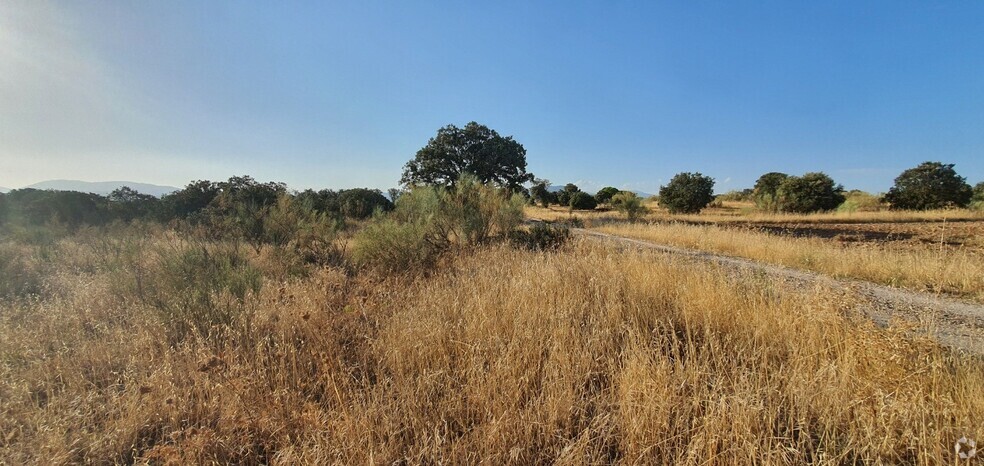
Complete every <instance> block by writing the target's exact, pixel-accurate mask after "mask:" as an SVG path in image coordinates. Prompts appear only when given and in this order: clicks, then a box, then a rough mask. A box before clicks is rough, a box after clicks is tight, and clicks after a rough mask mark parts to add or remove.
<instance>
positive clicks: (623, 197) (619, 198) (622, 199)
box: [611, 191, 649, 222]
mask: <svg viewBox="0 0 984 466" xmlns="http://www.w3.org/2000/svg"><path fill="white" fill-rule="evenodd" d="M611 203H612V206H614V207H615V209H616V210H618V211H619V212H621V213H623V214H625V215H626V217H628V218H629V220H630V221H633V222H634V221H636V220H638V219H639V218H640V217H642V216H643V215H644V214H645V213H646V212H648V211H649V209H647V208H646V206H644V205H642V198H641V197H639V196H637V195H636V194H635V193H634V192H631V191H620V192H619V193H618V194H616V195H615V196H613V197H612V202H611Z"/></svg>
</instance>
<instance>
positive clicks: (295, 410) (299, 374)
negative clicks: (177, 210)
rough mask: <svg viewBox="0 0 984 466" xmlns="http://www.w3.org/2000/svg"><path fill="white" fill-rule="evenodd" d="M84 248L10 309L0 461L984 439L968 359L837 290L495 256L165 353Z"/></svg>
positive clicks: (812, 459) (150, 322)
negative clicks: (876, 319) (867, 314)
mask: <svg viewBox="0 0 984 466" xmlns="http://www.w3.org/2000/svg"><path fill="white" fill-rule="evenodd" d="M80 241H85V240H83V239H79V238H75V239H68V240H65V241H63V242H62V243H61V244H60V245H59V247H58V252H57V255H56V256H57V257H60V259H59V260H54V261H53V262H51V265H52V268H51V269H50V270H49V269H39V270H49V272H47V275H45V281H46V285H45V287H44V288H43V289H45V290H57V292H45V293H42V294H35V295H30V294H28V295H20V296H19V297H17V298H10V299H8V298H4V299H3V300H2V301H0V412H3V416H0V462H5V463H11V464H21V463H46V464H65V463H100V464H108V463H117V462H153V463H172V464H190V463H211V462H216V463H252V464H256V463H277V464H299V463H318V464H331V463H334V464H393V463H404V464H419V463H432V464H433V463H448V464H459V463H478V462H484V463H489V464H533V463H559V464H584V463H622V464H673V463H676V464H749V463H761V464H802V463H820V464H841V463H868V464H878V463H882V464H889V463H892V464H897V463H915V464H940V463H946V462H951V461H952V455H953V452H952V445H953V442H954V440H955V439H957V438H959V437H961V436H964V435H967V436H971V437H976V438H978V439H980V438H981V436H982V434H984V399H982V398H981V397H980V393H984V371H982V369H981V367H980V366H979V364H978V361H975V360H971V359H968V358H967V357H964V356H959V355H954V354H950V353H949V352H947V351H945V350H943V349H941V348H940V347H939V346H937V345H936V344H934V343H933V342H931V341H929V340H926V339H921V338H915V339H912V338H908V337H906V336H905V331H904V330H905V329H898V330H893V329H889V330H881V329H877V328H875V327H873V326H872V325H870V324H868V323H866V322H864V321H859V320H855V319H853V318H851V317H850V316H848V315H846V314H845V311H844V310H845V309H847V308H849V307H850V303H849V302H844V299H845V298H842V297H837V296H835V295H833V294H830V293H827V292H826V291H825V290H822V289H816V290H806V291H803V290H797V289H792V288H787V287H786V286H785V285H783V284H782V283H775V282H771V281H769V282H767V281H763V280H761V279H756V278H755V277H753V276H749V277H738V278H737V279H736V277H733V276H731V275H729V274H728V273H726V272H724V271H721V270H717V269H716V268H714V267H710V266H708V267H695V266H693V265H692V264H677V263H674V262H673V261H668V260H667V259H666V258H665V257H662V256H658V255H650V254H645V253H638V252H619V251H616V250H609V249H605V248H602V247H598V246H590V245H587V244H580V245H575V246H573V247H570V248H568V249H562V250H560V251H558V252H551V253H534V252H529V251H525V250H517V249H511V248H508V247H504V246H500V247H491V248H480V249H476V250H472V251H471V252H463V253H459V254H458V255H457V256H454V257H450V258H448V259H447V262H446V263H445V264H444V266H443V267H442V268H440V269H439V270H438V271H436V272H435V273H434V274H432V275H430V276H429V277H427V278H419V277H418V278H416V279H410V278H401V277H400V276H389V277H385V276H372V275H365V274H361V275H359V274H356V275H353V274H350V273H346V272H345V271H343V270H340V269H334V268H330V267H329V268H316V269H311V270H309V272H308V273H307V274H305V275H294V276H286V275H278V274H273V273H271V274H266V275H265V277H266V278H265V279H264V280H265V281H264V284H263V286H262V287H261V288H260V291H259V292H258V293H256V294H248V295H246V296H245V298H244V299H245V302H244V303H243V307H242V312H241V314H240V315H239V318H238V319H234V320H233V321H232V322H229V323H227V324H226V325H227V329H226V331H224V332H216V333H214V334H209V335H199V336H198V337H195V336H194V335H192V336H190V337H188V338H186V339H183V340H180V341H177V342H169V341H168V339H166V338H162V335H165V334H166V333H167V328H168V326H169V323H168V322H167V321H165V320H162V319H164V317H162V314H161V313H160V312H157V310H156V309H155V308H154V307H153V306H151V305H148V304H144V303H142V302H141V301H140V300H137V299H133V297H132V296H130V295H128V294H126V293H121V292H120V290H126V289H132V288H128V287H120V286H119V283H117V282H119V281H120V280H123V279H125V277H124V276H121V275H119V274H114V273H111V271H109V270H107V269H105V268H101V267H91V268H85V267H77V266H71V267H70V266H67V265H63V264H85V263H88V262H91V261H94V260H96V257H97V255H96V254H94V253H91V251H93V249H92V248H90V247H88V246H86V245H85V244H80V243H79V242H80ZM174 241H179V239H177V238H174V237H170V236H167V235H163V236H160V237H157V238H154V241H153V242H161V243H165V244H169V243H170V242H174ZM153 242H151V243H153ZM179 249H180V248H179ZM247 254H249V256H248V257H247V259H248V260H249V261H250V262H251V264H252V266H253V267H255V268H256V269H258V270H264V271H266V270H271V271H272V270H281V269H283V267H280V266H277V265H276V264H270V263H268V262H271V261H272V262H275V261H278V260H280V259H279V256H276V255H273V254H268V253H255V252H253V251H252V250H249V249H247ZM58 255H60V256H58ZM69 258H71V260H68V259H69ZM135 260H137V261H139V262H140V263H144V264H147V266H148V267H150V268H152V269H153V268H154V267H155V266H154V262H155V261H154V260H152V257H137V258H136V259H135ZM151 271H154V270H151Z"/></svg>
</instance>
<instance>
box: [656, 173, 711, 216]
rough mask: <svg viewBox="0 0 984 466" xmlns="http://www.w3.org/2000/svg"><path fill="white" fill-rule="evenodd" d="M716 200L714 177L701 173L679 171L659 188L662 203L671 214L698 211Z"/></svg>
mask: <svg viewBox="0 0 984 466" xmlns="http://www.w3.org/2000/svg"><path fill="white" fill-rule="evenodd" d="M713 200H714V179H713V178H711V177H709V176H704V175H701V174H700V173H686V172H685V173H678V174H677V175H676V176H674V177H673V178H672V179H671V180H670V182H669V183H668V184H667V185H666V186H663V187H661V188H660V189H659V202H660V205H662V206H663V207H666V208H667V209H668V210H669V211H670V213H671V214H680V213H687V214H692V213H697V212H700V211H701V209H703V208H704V207H707V205H708V204H710V203H711V201H713Z"/></svg>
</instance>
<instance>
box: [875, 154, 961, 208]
mask: <svg viewBox="0 0 984 466" xmlns="http://www.w3.org/2000/svg"><path fill="white" fill-rule="evenodd" d="M972 196H973V191H972V189H971V188H970V185H969V184H967V180H966V179H965V178H964V177H962V176H959V175H957V172H956V171H954V170H953V164H952V163H949V164H943V163H940V162H924V163H922V164H920V165H919V166H918V167H915V168H910V169H908V170H906V171H904V172H902V174H901V175H899V176H898V178H895V186H893V187H892V188H891V189H889V190H888V193H886V194H885V202H888V203H889V204H891V205H892V209H912V210H928V209H941V208H944V207H966V206H967V204H969V203H970V198H971V197H972Z"/></svg>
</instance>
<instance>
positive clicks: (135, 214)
mask: <svg viewBox="0 0 984 466" xmlns="http://www.w3.org/2000/svg"><path fill="white" fill-rule="evenodd" d="M106 200H107V201H108V202H109V214H110V216H111V217H113V218H115V219H119V220H122V221H124V222H129V221H132V220H136V219H139V218H151V217H155V216H157V215H159V211H160V206H161V200H160V199H158V198H156V197H154V196H151V195H150V194H141V193H139V192H137V191H135V190H133V189H131V188H130V187H129V186H123V187H121V188H119V189H116V190H114V191H113V192H111V193H109V196H108V197H107V198H106Z"/></svg>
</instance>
